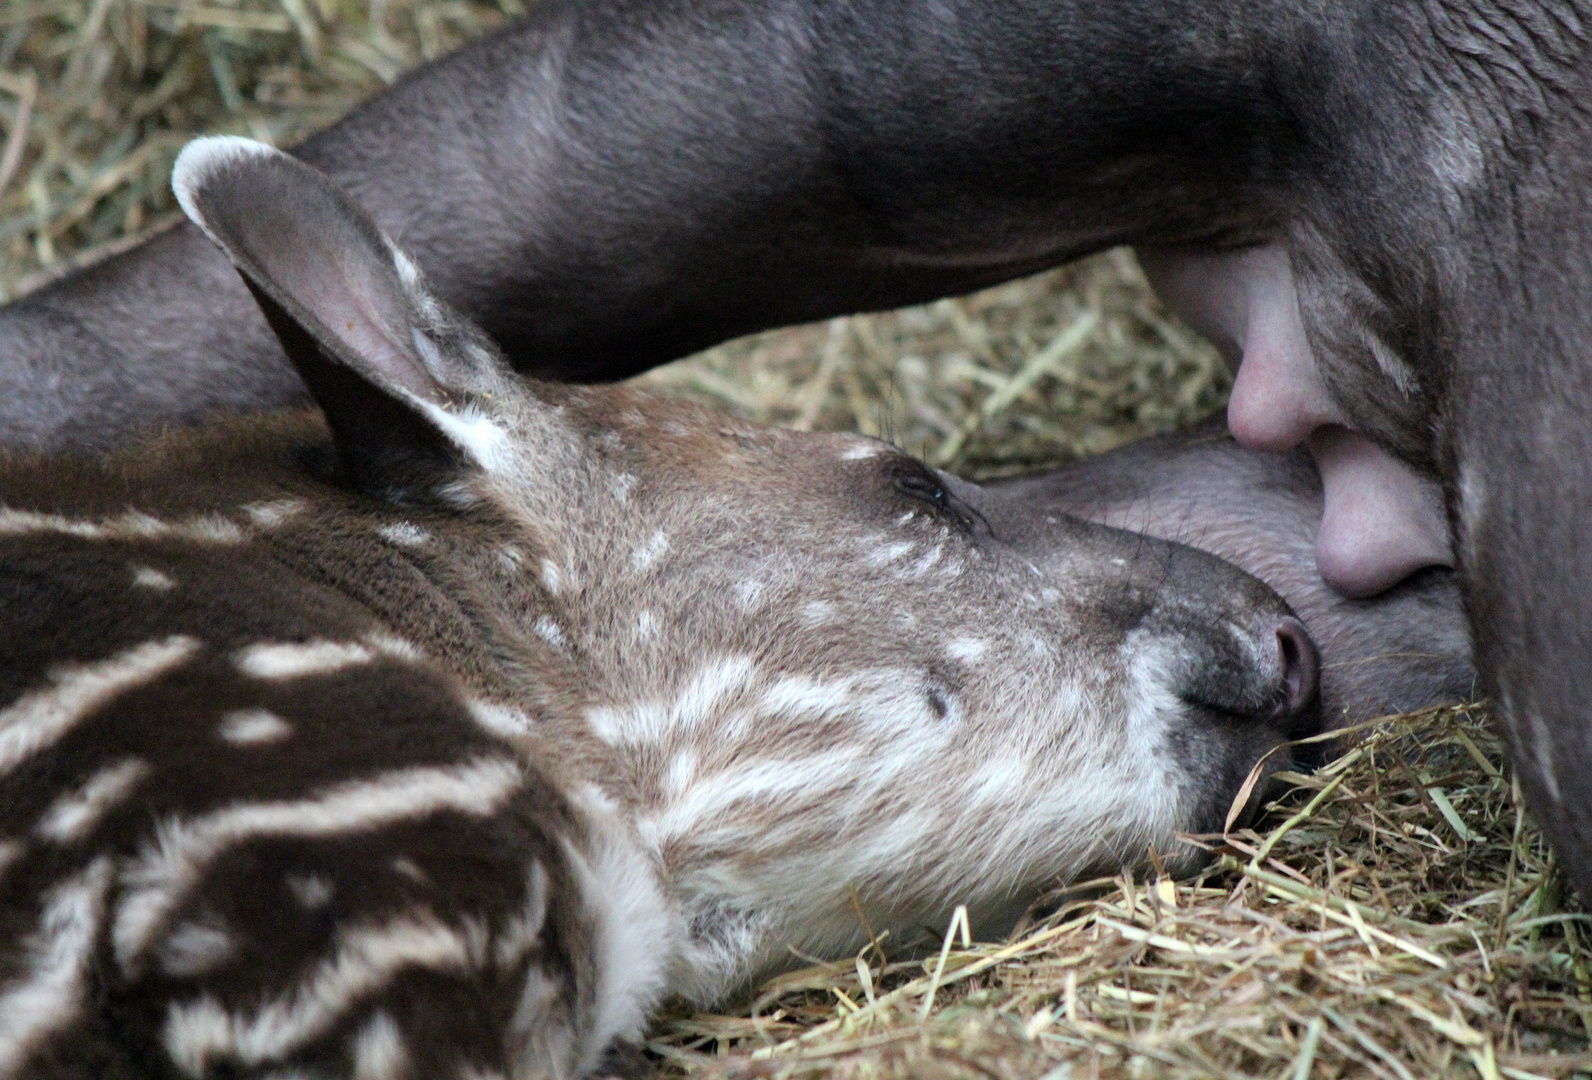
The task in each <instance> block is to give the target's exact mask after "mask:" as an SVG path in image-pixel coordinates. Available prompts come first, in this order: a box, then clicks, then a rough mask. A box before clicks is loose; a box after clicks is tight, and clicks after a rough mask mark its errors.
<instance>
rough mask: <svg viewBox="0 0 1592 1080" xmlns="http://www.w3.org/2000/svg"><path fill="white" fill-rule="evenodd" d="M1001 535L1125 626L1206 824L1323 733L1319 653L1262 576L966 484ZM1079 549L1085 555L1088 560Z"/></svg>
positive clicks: (1145, 687) (1126, 649) (1128, 649)
mask: <svg viewBox="0 0 1592 1080" xmlns="http://www.w3.org/2000/svg"><path fill="white" fill-rule="evenodd" d="M962 494H963V497H965V498H967V499H968V500H969V501H970V502H973V503H976V504H977V505H978V507H979V510H980V513H981V514H983V516H984V517H985V519H986V520H987V521H988V522H989V523H990V528H991V530H992V532H995V533H998V534H1000V535H1003V536H1004V537H1005V538H1006V539H1007V540H1008V542H1010V543H1011V544H1012V545H1013V546H1014V547H1015V548H1017V549H1018V550H1020V551H1024V552H1025V553H1026V554H1027V555H1028V556H1029V557H1030V558H1032V559H1033V560H1034V562H1035V563H1036V565H1040V566H1044V567H1046V568H1047V569H1050V570H1051V571H1052V572H1054V573H1058V574H1064V575H1065V576H1067V577H1068V578H1070V579H1071V580H1073V581H1074V583H1075V588H1076V589H1078V590H1080V591H1082V592H1083V593H1084V594H1085V595H1087V596H1088V597H1089V599H1090V602H1091V604H1092V606H1093V608H1094V610H1095V611H1096V612H1097V613H1098V617H1100V618H1102V619H1107V620H1114V621H1115V623H1116V625H1117V627H1119V628H1120V632H1121V635H1122V637H1121V640H1122V646H1121V647H1122V654H1123V655H1122V660H1123V663H1124V665H1125V667H1126V669H1127V672H1128V674H1129V676H1130V679H1131V680H1132V681H1133V682H1134V683H1136V684H1137V687H1138V690H1139V692H1140V694H1141V695H1142V696H1143V699H1144V700H1154V699H1155V698H1156V697H1157V695H1165V696H1168V697H1170V698H1172V699H1174V700H1175V701H1176V702H1177V703H1178V704H1180V705H1181V707H1182V715H1183V720H1182V721H1181V723H1179V724H1174V725H1170V726H1169V727H1168V728H1167V730H1166V735H1165V741H1166V743H1167V744H1168V749H1169V751H1170V753H1171V755H1172V757H1173V758H1174V760H1177V761H1179V762H1181V763H1182V764H1183V766H1184V779H1183V783H1184V784H1185V785H1186V787H1185V791H1186V792H1187V794H1188V795H1190V796H1191V797H1194V798H1196V799H1197V800H1198V801H1199V803H1200V805H1199V808H1198V809H1197V810H1195V811H1194V812H1193V813H1192V815H1191V816H1192V818H1193V820H1194V821H1195V822H1196V823H1197V824H1196V825H1195V831H1199V830H1200V829H1205V828H1209V829H1213V830H1214V829H1219V828H1220V827H1221V826H1222V824H1223V822H1224V821H1225V818H1226V815H1227V811H1228V809H1229V807H1230V805H1231V800H1232V798H1233V797H1234V796H1235V795H1236V793H1237V792H1238V791H1239V789H1240V788H1241V787H1242V786H1243V783H1244V781H1245V779H1246V778H1247V777H1248V775H1249V773H1250V771H1251V770H1252V769H1253V768H1254V767H1255V764H1256V763H1257V762H1260V761H1262V760H1264V764H1263V766H1262V769H1263V772H1266V773H1270V772H1275V771H1277V770H1279V769H1281V768H1284V767H1285V766H1286V765H1287V764H1288V763H1289V761H1290V760H1292V759H1293V755H1290V754H1289V753H1284V752H1281V751H1280V750H1279V747H1280V746H1281V745H1282V744H1283V743H1284V742H1286V741H1292V740H1298V739H1303V738H1308V737H1309V736H1311V735H1314V734H1316V733H1317V732H1318V731H1319V730H1320V725H1321V713H1320V706H1319V686H1320V677H1321V659H1320V653H1319V650H1318V649H1317V647H1316V644H1315V642H1314V640H1313V639H1312V638H1311V636H1310V633H1309V631H1308V630H1307V629H1306V628H1305V625H1304V623H1303V622H1301V621H1300V619H1299V618H1298V617H1297V616H1296V615H1295V614H1294V612H1293V610H1292V609H1291V608H1290V607H1289V606H1288V604H1287V602H1286V601H1284V600H1283V599H1282V597H1281V596H1279V595H1278V594H1277V593H1276V592H1275V591H1274V590H1272V589H1271V588H1270V587H1269V586H1268V585H1266V584H1265V583H1264V582H1262V581H1260V580H1259V579H1258V578H1255V577H1253V576H1252V575H1250V574H1248V573H1246V572H1244V571H1243V570H1241V569H1239V568H1238V567H1236V566H1234V565H1233V564H1232V563H1229V562H1227V561H1226V560H1224V559H1221V558H1218V557H1216V556H1213V555H1211V554H1209V553H1207V552H1205V551H1202V550H1199V549H1197V548H1193V547H1189V546H1187V545H1184V544H1180V543H1176V542H1170V541H1164V540H1159V539H1156V538H1153V537H1148V536H1144V535H1141V534H1138V533H1130V532H1126V531H1122V530H1118V529H1114V528H1110V527H1107V526H1100V525H1095V524H1093V523H1088V522H1083V521H1080V520H1078V519H1076V518H1072V517H1069V516H1067V515H1065V514H1062V513H1059V512H1056V511H1055V510H1053V509H1047V508H1046V506H1045V505H1044V504H1042V503H1040V504H1036V502H1035V501H1034V500H1031V499H1021V498H1011V497H1008V496H1007V495H1006V494H1005V492H1004V491H1003V490H1002V489H1000V488H995V489H993V490H986V489H979V488H976V487H974V486H973V485H966V486H965V488H963V489H962ZM1080 553H1087V557H1086V558H1084V557H1081V555H1080Z"/></svg>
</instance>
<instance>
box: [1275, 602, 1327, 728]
mask: <svg viewBox="0 0 1592 1080" xmlns="http://www.w3.org/2000/svg"><path fill="white" fill-rule="evenodd" d="M1277 651H1278V655H1279V657H1280V659H1281V660H1282V681H1283V702H1282V711H1283V714H1284V716H1285V717H1286V718H1287V719H1289V720H1295V719H1304V718H1307V717H1308V716H1309V715H1310V712H1311V710H1312V709H1313V708H1314V706H1315V704H1316V691H1317V689H1318V688H1319V687H1320V683H1321V654H1320V653H1318V652H1317V651H1316V643H1315V642H1314V641H1312V640H1311V639H1310V632H1309V631H1308V630H1306V629H1305V624H1304V623H1302V622H1300V621H1299V620H1298V619H1296V618H1294V617H1293V616H1292V615H1286V616H1284V617H1283V618H1282V619H1280V620H1279V621H1278V623H1277Z"/></svg>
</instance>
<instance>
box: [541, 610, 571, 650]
mask: <svg viewBox="0 0 1592 1080" xmlns="http://www.w3.org/2000/svg"><path fill="white" fill-rule="evenodd" d="M536 632H537V633H538V634H539V635H541V637H542V639H543V640H544V641H546V642H547V643H548V644H549V645H551V646H553V647H554V648H555V649H562V648H564V646H565V641H564V631H563V630H562V629H560V628H559V625H558V623H556V622H554V621H553V617H552V616H551V615H543V616H542V617H541V618H540V619H537V620H536Z"/></svg>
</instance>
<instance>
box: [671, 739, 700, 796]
mask: <svg viewBox="0 0 1592 1080" xmlns="http://www.w3.org/2000/svg"><path fill="white" fill-rule="evenodd" d="M696 771H697V754H696V751H695V750H682V751H680V752H679V753H678V754H676V755H674V758H673V759H672V760H670V762H669V771H668V772H667V773H666V774H665V776H664V778H663V786H664V790H665V792H666V793H667V794H668V795H670V796H677V795H680V794H681V793H683V792H684V791H685V790H686V789H687V788H689V787H690V786H691V781H692V780H694V779H696Z"/></svg>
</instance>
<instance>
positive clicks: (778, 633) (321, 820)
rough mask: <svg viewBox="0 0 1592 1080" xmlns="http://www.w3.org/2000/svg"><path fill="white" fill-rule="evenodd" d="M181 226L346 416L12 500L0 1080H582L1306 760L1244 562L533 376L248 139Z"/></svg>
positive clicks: (1203, 824)
mask: <svg viewBox="0 0 1592 1080" xmlns="http://www.w3.org/2000/svg"><path fill="white" fill-rule="evenodd" d="M178 192H179V197H180V198H181V200H182V201H183V204H184V206H185V208H186V209H187V210H188V211H189V213H190V214H191V215H192V216H193V217H194V218H195V219H196V220H198V221H199V222H200V223H201V224H202V225H203V226H204V227H205V228H206V230H207V232H209V233H210V234H211V235H212V236H213V237H214V238H215V239H216V240H217V242H218V243H220V244H221V245H222V247H223V249H224V250H226V251H227V253H228V254H229V256H230V257H232V258H233V259H234V261H235V262H236V263H237V264H238V266H239V267H240V269H241V270H242V271H243V273H244V274H245V277H246V279H247V280H248V281H249V283H250V285H251V287H252V288H253V289H254V290H255V293H256V296H257V297H258V298H259V299H260V301H261V304H262V306H263V307H264V309H265V310H266V312H267V315H268V317H270V318H271V319H272V321H273V325H274V326H275V328H276V329H277V332H278V333H279V334H280V335H281V336H282V339H283V342H284V345H285V346H286V347H287V349H288V352H289V354H290V355H291V356H292V357H293V358H294V361H295V363H297V364H299V365H300V369H301V371H302V372H303V374H304V375H305V380H306V382H307V383H308V384H309V385H310V386H311V387H312V389H313V390H314V391H315V393H316V395H317V398H318V400H319V402H320V404H321V406H322V410H323V413H324V419H323V418H322V416H320V415H310V414H289V415H283V416H278V417H270V418H264V419H252V420H238V421H232V422H228V423H226V424H223V425H221V426H218V427H213V428H210V429H206V430H203V431H198V432H187V433H176V434H172V435H169V436H167V437H165V438H163V439H161V440H157V441H155V442H153V443H151V444H148V445H146V446H144V447H141V448H138V449H136V450H133V451H129V452H127V453H125V454H122V455H120V456H117V457H113V458H108V459H103V460H98V459H96V460H84V459H64V460H62V459H58V460H40V459H31V458H24V457H13V458H9V459H5V460H3V461H0V507H3V508H0V605H3V609H4V611H5V613H6V620H5V624H4V647H3V648H0V1080H12V1078H24V1077H26V1078H30V1080H31V1078H42V1077H125V1076H161V1077H165V1076H182V1077H192V1078H211V1077H222V1076H227V1077H235V1076H249V1077H253V1076H259V1077H265V1076H282V1077H290V1076H292V1077H299V1076H302V1077H311V1076H314V1077H321V1076H328V1077H330V1076H338V1077H351V1078H356V1080H397V1078H402V1077H417V1078H419V1077H424V1078H432V1077H460V1078H466V1077H483V1078H484V1077H505V1078H507V1077H516V1078H518V1077H538V1076H550V1077H569V1076H578V1075H581V1074H584V1073H587V1072H589V1071H590V1070H591V1069H593V1068H594V1067H596V1065H597V1063H598V1062H599V1060H600V1059H601V1056H602V1054H603V1053H604V1051H605V1050H606V1049H608V1048H610V1047H611V1046H612V1045H614V1043H615V1041H616V1040H626V1039H636V1038H638V1037H639V1036H640V1034H641V1033H642V1030H643V1024H644V1022H645V1018H646V1015H647V1012H648V1010H649V1009H650V1008H652V1006H653V1005H655V1004H656V1003H657V1002H658V1001H659V1000H661V999H662V997H663V996H664V995H666V994H670V993H674V994H681V995H684V996H686V997H688V998H690V999H692V1000H695V1001H699V1002H709V1001H713V1000H717V999H721V998H723V997H725V996H727V995H730V994H733V993H735V992H737V991H738V990H740V989H742V988H744V987H746V986H747V985H748V984H749V983H751V982H752V981H754V980H755V979H757V978H759V977H761V976H764V975H766V974H768V973H770V972H771V971H773V970H775V969H777V968H778V967H780V966H781V965H783V964H785V963H786V962H787V958H788V957H789V956H791V955H792V950H795V951H797V952H808V951H816V952H822V953H831V954H835V953H840V952H843V951H844V950H847V949H852V948H855V947H856V946H857V945H858V944H859V942H860V941H861V940H862V939H863V935H864V933H865V931H864V923H863V921H862V920H860V919H859V918H858V909H859V908H860V909H861V911H862V914H863V915H864V916H865V917H866V919H867V921H868V924H869V925H871V926H872V927H873V928H874V929H875V930H884V929H890V930H892V931H893V932H896V933H897V934H898V936H899V935H901V934H903V933H905V932H907V931H910V930H911V929H913V928H914V927H916V926H919V925H922V924H925V923H934V922H936V921H938V920H940V919H942V918H943V917H944V915H945V914H946V913H947V912H948V911H949V909H950V908H951V907H952V906H953V905H955V904H958V903H966V904H968V905H969V907H970V910H971V911H972V912H973V915H974V917H975V920H977V921H979V922H982V923H983V924H984V925H989V926H993V925H998V924H999V922H1000V921H1001V920H1002V919H1004V918H1009V917H1010V916H1011V914H1012V912H1013V911H1014V910H1018V909H1020V908H1021V906H1022V905H1023V904H1025V903H1027V902H1028V901H1029V899H1031V898H1032V897H1033V896H1034V895H1035V894H1036V893H1037V892H1038V891H1039V890H1041V889H1043V888H1045V887H1046V886H1048V885H1050V884H1053V883H1054V882H1055V881H1056V880H1058V879H1063V878H1067V877H1069V876H1074V875H1078V874H1082V873H1086V872H1091V871H1095V870H1103V869H1108V868H1115V867H1117V866H1119V865H1121V864H1122V863H1123V862H1135V861H1138V860H1140V859H1142V858H1143V857H1144V856H1145V854H1146V852H1147V850H1148V849H1149V847H1150V846H1152V845H1153V846H1154V847H1155V848H1156V849H1158V850H1159V851H1160V852H1162V857H1163V858H1166V859H1170V860H1171V861H1172V862H1173V863H1174V864H1175V865H1183V864H1185V863H1186V861H1187V860H1186V858H1185V856H1183V855H1182V854H1181V852H1182V850H1183V849H1181V848H1179V846H1178V844H1177V841H1176V834H1177V833H1178V832H1179V831H1181V830H1187V829H1203V828H1210V827H1214V826H1216V825H1217V824H1219V823H1220V820H1221V818H1222V816H1223V815H1224V814H1225V812H1226V810H1227V808H1228V804H1229V802H1230V801H1231V799H1232V797H1233V794H1234V792H1236V791H1237V790H1238V788H1239V786H1240V784H1241V782H1242V780H1243V778H1244V777H1245V775H1247V774H1248V773H1249V771H1250V769H1251V768H1252V767H1253V766H1254V765H1255V764H1256V762H1257V761H1258V760H1260V759H1261V758H1262V757H1263V756H1264V755H1266V754H1267V753H1268V752H1269V751H1271V750H1272V749H1273V748H1275V747H1276V745H1277V744H1278V742H1279V741H1280V740H1281V739H1283V738H1284V737H1285V736H1286V735H1288V734H1290V733H1297V732H1298V731H1299V730H1301V729H1308V727H1309V725H1310V724H1311V723H1312V719H1311V714H1310V712H1309V710H1308V707H1307V705H1308V703H1307V700H1306V699H1308V697H1309V692H1308V689H1307V688H1306V689H1304V690H1301V688H1300V687H1299V686H1298V685H1295V684H1296V683H1297V681H1298V680H1297V678H1296V677H1297V675H1298V671H1297V670H1296V669H1295V667H1291V666H1290V661H1289V659H1288V656H1287V650H1286V649H1283V650H1282V651H1281V652H1279V641H1280V640H1282V639H1281V638H1279V636H1278V635H1279V633H1281V631H1279V630H1278V627H1279V626H1283V625H1285V624H1286V623H1287V620H1288V619H1289V615H1288V612H1287V609H1286V608H1285V607H1284V606H1283V604H1282V603H1281V601H1280V600H1278V599H1277V598H1276V597H1275V595H1274V594H1272V593H1270V592H1269V590H1267V589H1265V587H1264V586H1262V585H1260V584H1259V583H1258V582H1256V581H1255V580H1254V579H1251V578H1249V577H1247V576H1245V575H1243V574H1241V573H1239V572H1238V571H1236V570H1235V569H1233V568H1232V567H1230V566H1228V565H1226V564H1224V563H1221V562H1219V561H1217V560H1215V559H1213V558H1210V557H1208V556H1203V555H1200V554H1198V553H1195V552H1193V551H1191V550H1189V549H1184V548H1179V547H1177V546H1175V545H1170V544H1165V543H1161V542H1156V541H1149V540H1146V539H1144V538H1142V537H1133V536H1130V535H1128V534H1124V533H1118V532H1116V531H1114V530H1110V529H1105V528H1102V527H1098V526H1091V525H1085V524H1082V523H1079V522H1076V521H1072V520H1070V519H1065V518H1059V517H1046V516H1044V515H1043V514H1028V515H1024V513H1023V512H1022V511H1021V510H1020V508H1017V507H1015V506H1013V505H1009V504H1008V503H997V502H995V501H989V500H986V499H985V497H984V496H983V494H982V493H981V492H980V491H979V490H978V489H977V488H975V487H973V486H972V485H966V484H962V483H961V482H959V481H955V480H954V479H952V478H949V477H944V476H942V475H940V474H937V473H934V472H933V471H931V470H928V469H926V468H925V467H924V466H923V465H922V464H921V463H918V462H916V461H914V460H913V459H911V458H908V457H906V456H905V455H902V454H901V453H900V452H898V451H896V450H895V449H894V448H892V447H889V446H887V445H885V444H883V443H878V442H874V441H871V440H865V439H861V438H858V437H853V436H846V435H798V434H795V433H789V432H780V431H770V430H763V429H758V428H755V427H750V426H747V425H742V424H739V423H736V422H733V421H730V420H726V419H724V418H723V417H720V416H717V415H715V414H712V413H709V412H706V411H703V410H700V409H697V408H695V407H693V406H689V405H684V404H679V403H672V402H667V401H663V400H659V399H654V398H650V397H648V396H646V395H644V394H642V393H639V392H637V391H634V390H631V389H626V388H607V389H590V390H569V389H564V388H559V387H554V386H548V385H542V384H536V383H532V382H529V381H526V380H523V379H520V378H518V377H516V376H514V375H512V374H510V373H509V369H508V367H507V365H505V364H504V363H503V362H502V361H501V360H500V359H499V357H498V356H497V354H496V351H495V349H494V348H493V347H492V346H491V344H490V342H487V341H486V339H484V338H483V337H481V336H480V334H479V332H478V331H476V330H474V329H473V328H472V327H470V326H468V325H465V324H463V323H461V322H460V321H458V320H457V319H456V317H454V316H453V315H452V314H450V313H449V312H448V311H447V310H446V309H445V308H443V307H442V305H441V304H440V303H439V302H437V301H436V300H435V299H434V298H432V297H431V296H430V295H429V293H428V292H427V291H426V289H425V285H424V281H423V279H422V277H421V275H420V273H419V271H418V269H417V268H415V267H414V266H413V264H411V263H409V262H408V260H407V259H405V258H404V257H403V256H402V255H401V254H400V253H398V252H397V250H396V249H395V248H393V247H392V246H391V244H390V242H388V241H387V240H386V239H385V238H384V237H382V236H381V235H380V234H379V233H377V232H376V231H375V229H374V226H372V225H370V223H369V222H368V220H367V219H365V218H364V217H363V216H362V215H361V214H360V213H359V211H358V210H357V208H354V207H353V206H352V204H350V203H349V202H348V201H347V199H346V197H344V196H342V195H341V194H340V193H339V192H337V191H336V190H335V189H334V188H332V187H331V186H330V185H329V184H328V183H326V182H325V181H324V180H323V179H321V178H320V177H318V176H317V175H316V174H314V173H313V172H311V171H310V170H308V169H307V168H305V167H303V166H301V165H297V164H296V163H293V162H291V161H290V160H289V159H286V158H284V157H282V156H281V155H277V154H274V153H271V152H268V151H265V150H264V149H263V148H259V147H256V146H254V145H253V144H246V143H242V142H241V141H236V140H217V141H209V142H205V143H201V144H198V145H197V146H196V147H195V148H193V149H190V151H188V152H186V153H185V155H184V158H183V160H182V162H180V163H179V168H178ZM1274 757H1275V764H1277V765H1280V764H1282V755H1275V756H1274Z"/></svg>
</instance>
